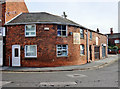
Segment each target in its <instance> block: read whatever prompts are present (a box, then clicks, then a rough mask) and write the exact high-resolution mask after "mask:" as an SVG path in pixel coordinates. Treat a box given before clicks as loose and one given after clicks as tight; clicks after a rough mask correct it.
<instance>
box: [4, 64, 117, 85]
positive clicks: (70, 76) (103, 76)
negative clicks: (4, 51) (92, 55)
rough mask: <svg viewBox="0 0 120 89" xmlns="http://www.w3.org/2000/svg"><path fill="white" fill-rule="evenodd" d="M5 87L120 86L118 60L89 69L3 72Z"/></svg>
mask: <svg viewBox="0 0 120 89" xmlns="http://www.w3.org/2000/svg"><path fill="white" fill-rule="evenodd" d="M2 81H3V87H118V62H115V63H113V64H111V65H109V66H106V67H104V68H101V69H95V70H87V71H79V70H76V71H61V72H35V73H34V72H31V73H30V72H29V73H23V72H21V73H8V72H6V73H5V72H4V73H2Z"/></svg>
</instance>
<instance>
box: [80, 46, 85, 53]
mask: <svg viewBox="0 0 120 89" xmlns="http://www.w3.org/2000/svg"><path fill="white" fill-rule="evenodd" d="M81 46H83V47H84V48H83V51H84V53H83V54H81ZM80 55H85V46H84V45H83V44H81V45H80Z"/></svg>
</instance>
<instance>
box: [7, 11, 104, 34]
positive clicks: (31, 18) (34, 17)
mask: <svg viewBox="0 0 120 89" xmlns="http://www.w3.org/2000/svg"><path fill="white" fill-rule="evenodd" d="M20 24H63V25H71V26H77V27H80V28H84V29H88V28H86V27H84V26H82V25H80V24H78V23H75V22H73V21H72V20H69V19H67V18H63V17H61V16H57V15H52V14H50V13H46V12H38V13H21V14H19V15H18V16H16V17H15V18H13V19H12V20H10V21H8V22H7V23H6V24H5V25H20ZM88 30H89V31H92V32H95V33H98V32H96V31H93V30H90V29H88ZM98 34H100V35H104V34H102V33H98ZM104 36H105V35H104Z"/></svg>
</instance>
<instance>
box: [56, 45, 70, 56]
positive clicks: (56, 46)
mask: <svg viewBox="0 0 120 89" xmlns="http://www.w3.org/2000/svg"><path fill="white" fill-rule="evenodd" d="M58 45H61V44H58ZM58 45H56V50H57V51H56V55H57V57H68V45H67V44H65V45H66V47H67V49H66V51H67V55H66V56H65V55H58V51H64V49H62V50H58ZM63 45H64V44H63Z"/></svg>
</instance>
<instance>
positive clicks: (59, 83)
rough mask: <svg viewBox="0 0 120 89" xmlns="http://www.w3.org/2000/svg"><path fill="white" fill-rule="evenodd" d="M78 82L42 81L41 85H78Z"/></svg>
mask: <svg viewBox="0 0 120 89" xmlns="http://www.w3.org/2000/svg"><path fill="white" fill-rule="evenodd" d="M76 84H77V83H76V82H41V83H40V86H58V85H63V86H65V85H76Z"/></svg>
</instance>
